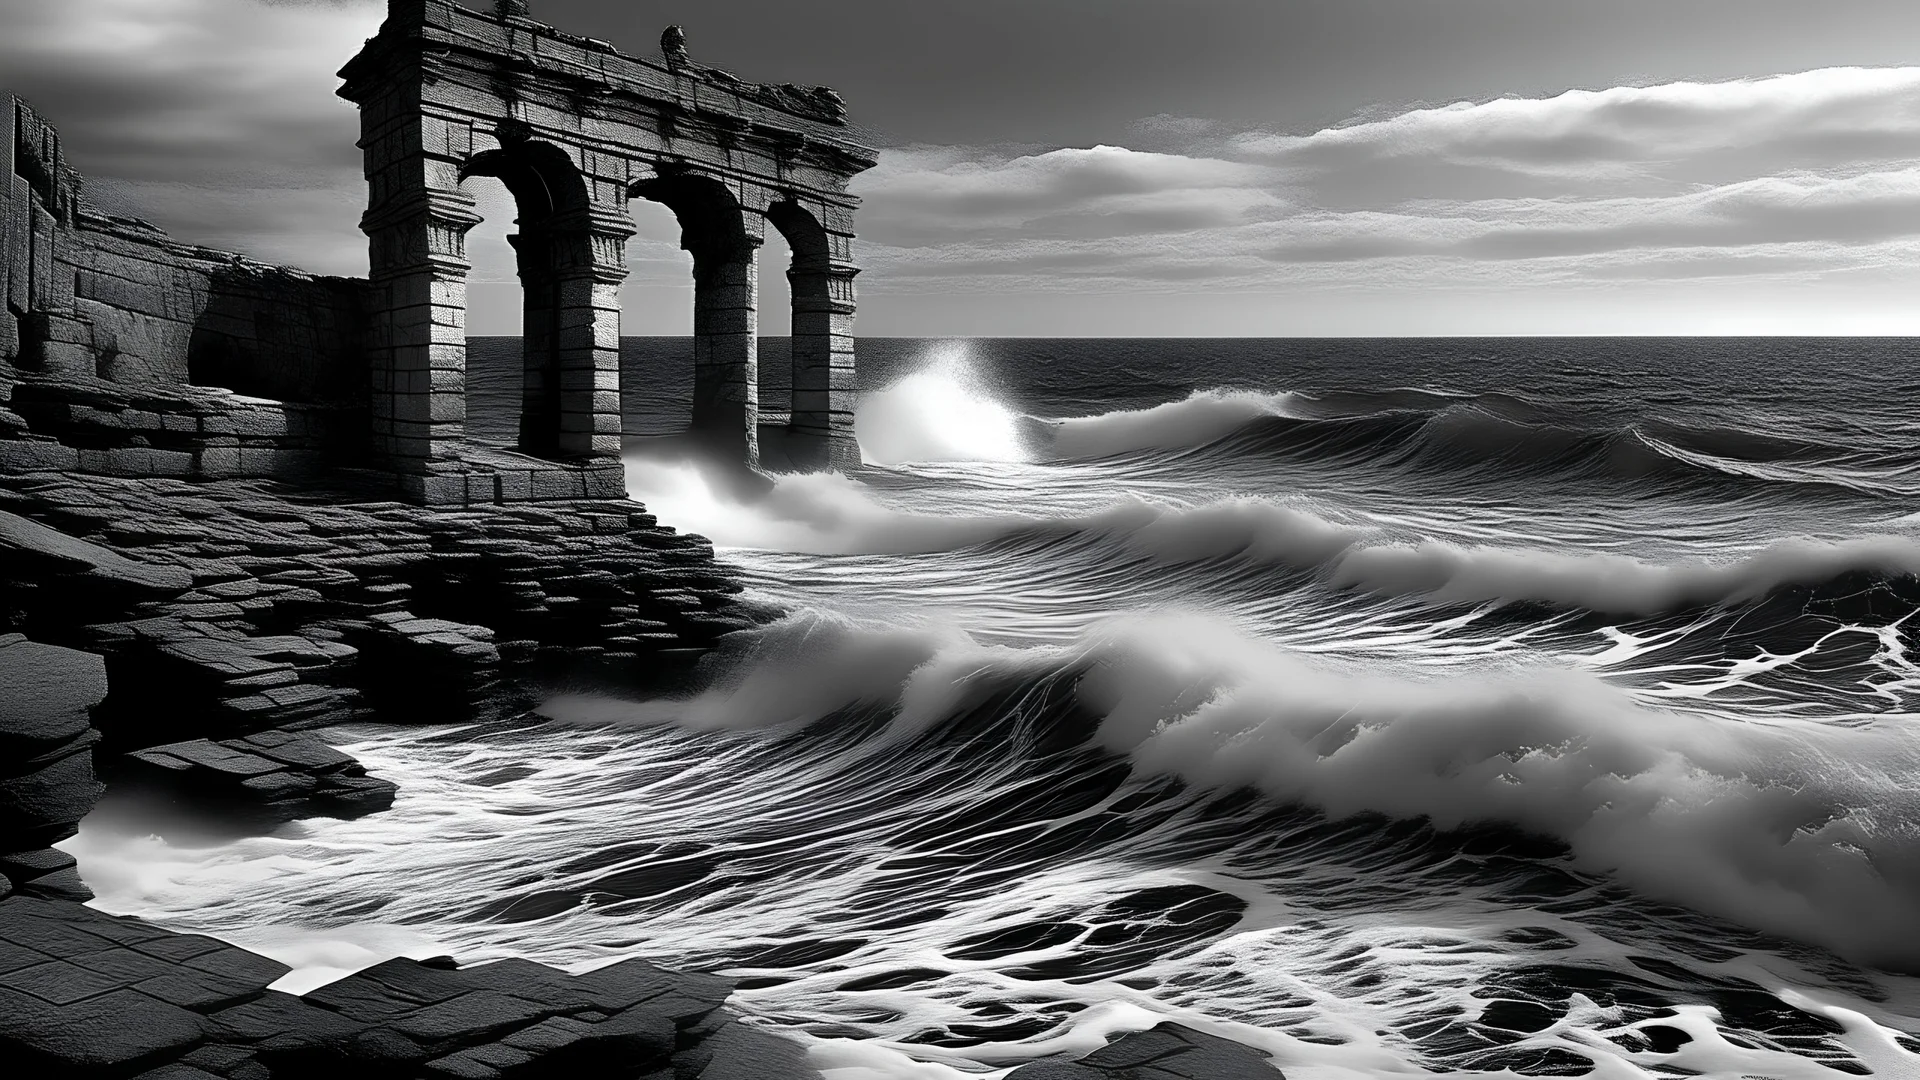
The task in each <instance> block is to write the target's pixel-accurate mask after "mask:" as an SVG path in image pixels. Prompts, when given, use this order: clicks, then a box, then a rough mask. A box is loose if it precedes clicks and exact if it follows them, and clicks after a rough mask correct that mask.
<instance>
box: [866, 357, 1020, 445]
mask: <svg viewBox="0 0 1920 1080" xmlns="http://www.w3.org/2000/svg"><path fill="white" fill-rule="evenodd" d="M854 432H855V434H856V435H858V436H859V439H860V451H861V454H862V455H863V456H864V457H865V458H866V460H867V461H868V462H871V463H873V464H878V465H897V464H901V463H904V462H912V461H1025V460H1027V458H1028V457H1029V456H1030V453H1029V450H1028V448H1027V446H1026V441H1025V439H1023V438H1022V436H1021V432H1020V416H1019V414H1018V413H1017V412H1015V411H1014V410H1013V409H1011V408H1009V407H1008V406H1007V405H1006V404H1005V403H1003V402H1002V401H1000V400H999V399H998V398H997V397H995V396H994V394H993V391H992V388H991V387H990V386H988V384H987V381H986V378H985V376H984V375H983V374H982V373H981V372H980V370H979V368H978V367H977V366H976V365H975V364H974V363H973V362H972V361H971V360H970V359H969V357H968V355H967V351H966V346H965V345H964V344H963V343H957V342H956V343H950V344H947V345H943V346H941V347H940V348H938V349H936V350H935V351H934V352H933V354H932V355H931V356H929V357H928V358H927V359H926V360H925V361H924V362H923V363H922V364H921V366H920V367H919V368H918V369H917V370H916V371H914V372H913V373H911V374H909V375H907V376H906V377H904V378H902V379H900V380H898V381H897V382H894V383H893V384H892V385H890V386H887V387H885V388H883V389H880V390H875V391H871V392H869V393H867V394H865V395H864V396H862V398H861V399H860V408H859V411H858V413H856V414H855V417H854Z"/></svg>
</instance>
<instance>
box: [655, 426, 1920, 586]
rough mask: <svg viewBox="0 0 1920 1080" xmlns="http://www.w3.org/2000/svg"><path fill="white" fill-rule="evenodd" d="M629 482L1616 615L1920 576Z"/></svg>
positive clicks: (779, 519) (1161, 516) (1806, 543)
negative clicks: (1854, 575)
mask: <svg viewBox="0 0 1920 1080" xmlns="http://www.w3.org/2000/svg"><path fill="white" fill-rule="evenodd" d="M629 476H630V479H629V484H628V487H629V491H630V492H631V493H632V494H633V495H634V497H636V498H638V499H641V500H642V501H644V502H646V503H647V504H648V505H650V506H652V507H654V508H655V509H656V510H658V511H659V512H661V513H662V514H665V515H667V516H669V517H670V518H671V519H672V520H674V521H677V522H680V523H681V524H682V525H683V526H684V527H686V528H688V529H691V530H692V531H695V532H699V533H702V534H704V535H707V536H709V537H711V538H713V539H714V541H715V542H717V543H720V544H722V545H727V546H740V547H756V548H764V549H771V550H779V551H796V552H810V553H823V554H842V555H846V554H899V553H909V552H915V553H924V552H938V551H951V550H955V549H958V548H963V547H967V546H970V545H975V544H980V543H984V542H987V541H990V540H996V539H1000V538H1003V537H1007V536H1010V535H1013V534H1016V533H1020V532H1035V533H1072V532H1080V533H1096V534H1101V535H1106V536H1109V537H1111V538H1113V539H1114V541H1115V542H1116V543H1118V544H1119V545H1121V547H1123V548H1124V549H1127V550H1131V551H1135V552H1138V553H1141V554H1144V555H1147V556H1149V557H1151V558H1153V559H1155V560H1158V561H1161V562H1164V563H1168V564H1183V563H1193V562H1202V561H1206V560H1209V559H1220V558H1240V559H1245V560H1248V561H1251V562H1254V563H1258V564H1269V565H1273V566H1275V567H1282V568H1286V569H1288V570H1293V571H1308V572H1314V573H1319V574H1322V575H1323V576H1324V579H1325V581H1326V583H1327V584H1328V585H1330V586H1332V587H1334V588H1341V589H1357V590H1360V591H1363V592H1367V593H1371V594H1374V595H1379V596H1417V597H1424V598H1426V599H1427V600H1429V601H1431V602H1433V603H1436V604H1485V603H1517V602H1526V601H1535V602H1540V603H1545V604H1550V605H1553V606H1556V607H1563V608H1576V609H1582V610H1587V611H1594V612H1598V613H1601V614H1610V615H1654V614H1659V613H1662V612H1668V611H1676V610H1685V609H1688V608H1693V607H1705V606H1715V605H1735V604H1740V603H1745V602H1748V601H1751V600H1754V599H1757V598H1760V597H1762V596H1765V595H1766V594H1768V593H1770V592H1772V591H1774V590H1776V589H1780V588H1784V587H1788V586H1795V585H1799V586H1806V585H1817V584H1820V583H1822V582H1826V581H1830V580H1832V579H1834V578H1835V577H1838V576H1840V575H1842V574H1845V573H1850V572H1863V573H1870V574H1877V575H1884V576H1901V575H1908V574H1916V573H1920V541H1916V539H1915V538H1914V537H1912V536H1909V535H1901V534H1895V533H1886V534H1883V535H1874V536H1856V537H1851V538H1847V539H1839V540H1834V539H1814V538H1801V537H1787V538H1783V539H1780V540H1777V541H1774V542H1772V543H1770V544H1767V545H1765V546H1761V547H1756V548H1750V549H1746V550H1737V551H1729V552H1728V553H1727V554H1726V555H1724V556H1721V557H1718V558H1702V557H1691V558H1681V559H1675V560H1671V561H1655V560H1650V559H1645V558H1639V557H1635V556H1631V555H1620V554H1611V553H1605V552H1588V551H1578V550H1574V551H1555V550H1548V549H1544V548H1534V547H1520V546H1509V545H1493V544H1469V543H1463V542H1460V541H1456V540H1445V539H1411V538H1406V537H1405V535H1404V530H1398V529H1394V530H1389V529H1387V528H1383V527H1381V526H1378V525H1374V524H1371V523H1368V522H1366V521H1365V520H1364V519H1356V520H1353V521H1337V520H1332V519H1330V518H1328V517H1325V516H1322V515H1321V514H1319V513H1316V512H1315V511H1314V510H1312V509H1308V508H1306V507H1305V506H1302V505H1300V504H1297V503H1295V502H1291V501H1285V500H1277V499H1269V498H1234V499H1223V500H1217V501H1214V502H1208V503H1203V504H1200V505H1198V506H1181V505H1175V504H1171V503H1166V502H1160V501H1154V500H1149V499H1144V498H1140V497H1137V496H1124V497H1120V498H1117V499H1115V500H1113V501H1112V502H1110V503H1109V505H1108V506H1106V507H1105V508H1104V509H1101V510H1097V511H1093V512H1089V513H1082V514H1065V515H1055V516H1048V515H1045V514H1039V513H1027V512H1008V511H1003V512H993V513H967V512H946V513H934V512H929V511H925V510H918V509H908V508H904V507H899V506H895V505H891V504H889V502H888V501H887V500H886V498H885V496H883V495H882V494H880V493H878V492H876V491H875V490H874V489H872V488H869V487H867V486H865V485H863V484H861V483H859V482H858V481H856V480H852V479H849V478H847V477H845V476H842V475H839V474H837V473H822V474H811V475H801V476H783V477H779V478H777V479H775V480H774V481H773V482H772V485H771V487H770V488H768V489H766V490H765V491H760V492H752V493H741V492H736V491H730V490H728V489H726V488H725V487H724V486H723V485H717V484H714V483H712V482H710V481H709V480H708V479H707V477H706V475H705V474H704V473H702V472H701V471H700V470H699V469H698V468H697V467H696V466H693V465H686V464H681V465H674V464H657V463H648V464H646V465H644V466H636V467H634V468H632V469H630V473H629Z"/></svg>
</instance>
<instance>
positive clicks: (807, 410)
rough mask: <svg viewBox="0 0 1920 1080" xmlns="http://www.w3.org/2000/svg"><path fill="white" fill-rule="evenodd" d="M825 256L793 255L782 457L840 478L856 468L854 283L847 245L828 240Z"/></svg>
mask: <svg viewBox="0 0 1920 1080" xmlns="http://www.w3.org/2000/svg"><path fill="white" fill-rule="evenodd" d="M828 240H829V244H830V249H829V251H827V252H822V253H819V254H811V255H806V256H802V255H800V254H798V253H796V254H795V255H794V260H793V269H791V270H789V271H787V280H788V281H789V282H790V283H791V284H792V286H793V416H792V419H791V420H790V421H789V425H788V429H787V431H788V440H787V445H788V447H789V456H790V458H791V459H792V461H793V464H794V465H795V466H797V467H799V468H802V469H811V470H824V469H836V470H844V469H848V468H851V467H853V466H856V465H858V464H860V444H859V443H858V442H856V441H855V439H854V435H853V411H854V404H855V399H856V397H857V395H858V392H859V387H858V384H857V381H856V378H855V375H854V365H853V311H854V289H853V279H854V276H855V275H857V274H858V273H860V271H859V269H858V268H857V267H855V266H853V265H852V263H851V262H850V261H848V240H849V238H848V237H845V236H832V235H829V237H828Z"/></svg>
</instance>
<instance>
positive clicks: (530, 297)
mask: <svg viewBox="0 0 1920 1080" xmlns="http://www.w3.org/2000/svg"><path fill="white" fill-rule="evenodd" d="M507 242H508V243H509V244H512V245H513V250H514V253H515V255H516V256H518V260H517V261H518V263H519V270H520V288H521V292H522V294H523V298H524V308H523V314H522V318H521V330H520V343H521V350H522V361H521V370H522V374H521V383H520V427H519V432H518V445H519V447H520V449H521V450H524V451H526V452H527V453H529V454H543V455H544V454H552V453H555V452H556V451H557V450H558V449H559V446H560V444H559V435H560V334H559V331H560V322H559V310H558V309H559V295H558V289H559V282H558V280H557V279H556V278H555V276H554V272H553V238H552V236H551V235H550V234H549V233H548V232H547V231H546V230H545V229H541V228H537V227H527V226H523V227H522V228H521V231H520V233H519V234H518V235H516V236H509V237H507Z"/></svg>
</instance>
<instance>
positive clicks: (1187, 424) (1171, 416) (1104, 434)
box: [1048, 390, 1296, 458]
mask: <svg viewBox="0 0 1920 1080" xmlns="http://www.w3.org/2000/svg"><path fill="white" fill-rule="evenodd" d="M1295 401H1296V398H1295V397H1294V395H1292V394H1290V393H1284V392H1282V393H1275V394H1269V393H1260V392H1257V391H1252V390H1196V391H1194V392H1193V393H1192V394H1189V395H1188V396H1187V397H1186V398H1184V399H1182V400H1180V401H1169V402H1166V403H1164V404H1161V405H1155V406H1153V407H1151V408H1146V409H1121V410H1117V411H1114V412H1107V413H1101V414H1098V415H1095V416H1078V417H1073V418H1070V419H1065V420H1055V421H1051V422H1050V423H1051V425H1052V444H1051V446H1049V447H1048V450H1049V455H1048V456H1050V457H1059V458H1096V457H1110V456H1112V455H1115V454H1126V453H1132V452H1134V451H1139V450H1175V449H1180V448H1182V447H1188V446H1199V445H1202V444H1204V443H1209V442H1212V441H1214V440H1215V439H1220V438H1224V437H1226V436H1228V435H1231V434H1233V432H1234V431H1236V430H1238V429H1239V428H1241V427H1242V426H1244V425H1246V424H1247V423H1248V422H1250V421H1253V420H1258V419H1259V418H1261V417H1263V416H1291V415H1294V412H1293V408H1292V407H1293V405H1294V403H1295Z"/></svg>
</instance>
